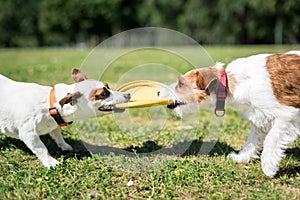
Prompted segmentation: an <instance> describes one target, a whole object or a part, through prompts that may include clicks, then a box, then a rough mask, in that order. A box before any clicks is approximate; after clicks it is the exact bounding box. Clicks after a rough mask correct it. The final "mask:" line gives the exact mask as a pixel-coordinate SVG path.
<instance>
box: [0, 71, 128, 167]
mask: <svg viewBox="0 0 300 200" xmlns="http://www.w3.org/2000/svg"><path fill="white" fill-rule="evenodd" d="M100 87H105V85H104V84H103V83H102V82H99V81H95V80H85V81H82V82H78V83H75V84H72V85H66V84H57V85H55V96H56V99H57V101H59V100H60V99H62V98H63V97H64V96H65V95H66V94H67V93H74V92H77V91H79V92H80V93H81V94H82V96H81V97H80V98H79V99H77V101H76V103H74V105H73V106H72V105H70V104H65V105H64V106H63V107H61V106H60V105H59V103H58V102H56V103H55V107H56V108H58V111H59V113H60V114H61V116H62V118H63V119H64V120H65V121H66V122H70V121H73V120H74V119H75V120H76V119H86V118H92V117H97V116H101V115H103V114H105V113H106V112H101V111H99V110H98V108H99V107H101V106H103V105H114V104H116V103H122V102H127V101H128V100H129V98H130V96H129V95H128V94H126V93H120V92H115V91H112V90H109V91H110V93H111V95H110V96H109V97H108V98H106V99H105V100H101V101H100V100H98V101H90V100H89V99H88V97H89V93H90V91H91V90H92V89H95V88H100ZM50 90H51V87H49V86H41V85H38V84H34V83H23V82H16V81H13V80H10V79H8V78H6V77H4V76H2V75H0V94H1V97H0V132H1V133H3V134H4V135H7V136H10V137H14V138H18V139H20V140H22V141H23V142H24V143H25V144H26V146H27V147H28V148H29V149H30V150H31V151H32V152H33V153H34V154H36V155H37V157H38V158H39V159H40V160H41V162H42V163H43V165H44V166H46V167H51V166H55V165H57V164H58V163H59V162H58V161H57V160H56V159H54V158H53V157H51V156H50V155H49V154H48V150H47V148H46V147H45V145H44V144H43V143H42V141H41V140H40V138H39V136H40V135H43V134H47V133H50V135H51V137H52V138H53V139H54V140H55V142H56V143H57V145H58V146H59V147H60V148H61V149H62V150H63V151H65V150H72V147H71V146H70V145H69V144H67V143H66V142H65V141H64V139H63V137H62V135H61V130H60V128H59V126H58V125H57V123H56V122H55V120H54V119H53V118H52V117H51V116H50V114H49V110H48V109H49V94H50Z"/></svg>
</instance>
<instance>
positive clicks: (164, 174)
mask: <svg viewBox="0 0 300 200" xmlns="http://www.w3.org/2000/svg"><path fill="white" fill-rule="evenodd" d="M141 27H163V28H168V29H172V30H175V31H178V32H181V33H183V34H186V35H187V36H189V37H190V38H192V39H194V40H195V41H196V42H198V43H199V44H200V45H202V47H203V48H204V49H205V51H206V52H207V53H208V54H209V55H210V57H211V58H212V59H213V60H214V61H221V62H224V63H225V64H226V63H229V62H231V61H232V60H234V59H235V58H238V57H244V56H249V55H254V54H258V53H282V52H286V51H290V50H299V49H300V45H299V43H300V1H298V0H285V1H282V0H265V1H259V0H252V1H246V0H239V1H231V0H221V1H216V0H181V1H179V0H175V1H166V0H149V1H147V0H145V1H141V0H111V1H105V0H94V1H92V0H87V1H82V0H65V1H62V0H38V1H36V0H27V1H23V0H14V1H9V0H0V74H2V75H5V76H7V77H9V78H11V79H14V80H16V81H24V82H36V83H39V84H42V85H50V86H52V85H54V84H56V83H60V82H64V83H67V84H71V83H72V78H71V75H70V71H71V69H72V68H73V67H80V66H81V65H82V63H83V62H84V60H85V59H86V58H87V57H88V55H89V54H90V53H91V51H92V49H93V48H94V47H95V46H96V45H98V44H99V43H101V42H103V41H105V40H106V39H108V38H110V37H111V36H114V35H115V34H119V33H121V32H122V31H127V30H130V29H134V28H141ZM184 48H185V49H184V50H185V51H186V48H187V47H184ZM119 50H120V49H118V48H114V49H112V50H111V53H112V54H113V53H115V51H119ZM191 55H192V56H194V57H195V58H196V57H197V56H198V55H197V54H196V53H195V54H194V55H193V54H192V53H191ZM143 57H145V59H147V57H149V58H151V59H152V60H158V62H161V63H162V64H164V65H170V66H176V67H177V68H176V69H177V70H178V71H179V72H180V73H184V72H185V71H186V70H187V68H184V67H182V66H183V64H182V62H181V61H180V60H179V61H176V60H169V59H162V58H161V57H160V56H159V55H156V54H152V53H151V52H150V53H149V54H148V55H143ZM137 59H139V58H135V57H133V58H132V57H130V56H128V57H125V58H124V59H122V60H121V61H122V62H120V61H119V62H116V63H114V67H112V72H110V73H108V75H107V76H106V77H105V78H107V79H108V80H111V81H110V85H112V88H114V86H115V85H116V80H115V77H113V76H114V75H116V74H119V75H120V76H121V75H122V73H123V72H126V71H127V70H129V69H131V68H132V64H133V62H132V60H137ZM160 59H161V60H160ZM174 81H175V80H174ZM148 111H149V110H147V109H132V110H131V111H130V112H131V117H132V119H133V120H135V122H136V124H137V127H134V128H132V129H131V130H127V131H124V130H121V129H120V127H119V126H118V124H117V123H116V122H115V118H114V116H113V115H107V116H105V117H102V118H99V119H96V120H84V121H79V122H75V123H74V124H73V125H71V126H69V127H67V128H64V129H63V136H64V138H65V139H66V141H67V142H68V143H69V144H71V145H72V146H73V148H74V152H61V151H60V150H59V148H58V147H57V146H56V145H55V143H54V141H53V140H52V139H51V138H50V137H49V136H47V135H46V136H42V137H41V138H42V140H43V142H44V143H45V145H46V146H47V148H48V150H49V152H50V154H51V155H52V156H53V157H55V158H56V159H57V160H59V161H60V162H61V164H60V165H59V166H57V167H55V168H51V169H47V168H45V167H43V166H42V165H41V163H40V162H39V161H38V159H37V158H36V156H35V155H33V154H32V153H31V152H30V150H29V149H28V148H27V147H26V146H25V145H24V143H22V142H21V141H19V140H16V139H12V138H9V137H4V136H3V135H0V170H1V171H2V173H1V175H0V198H1V199H92V198H96V199H299V198H300V189H299V188H300V161H299V159H300V149H299V148H300V140H299V139H298V140H297V141H296V143H295V144H293V145H292V146H290V148H289V149H288V150H287V152H286V154H287V156H286V158H284V160H283V161H282V163H281V165H280V170H279V173H278V175H277V176H276V177H275V178H273V179H271V178H268V177H266V176H265V175H264V174H263V172H262V170H261V166H260V164H261V163H260V161H259V160H258V161H254V162H251V163H250V164H247V165H244V164H236V163H233V162H232V161H231V160H230V159H227V158H226V156H227V155H228V153H230V152H231V151H239V150H240V149H241V147H242V145H243V144H244V142H245V140H246V138H247V136H248V134H249V131H250V124H249V123H248V122H247V121H245V120H244V119H242V117H241V116H240V115H239V114H238V113H237V112H235V111H233V110H229V111H228V112H227V114H226V117H225V119H224V123H223V124H222V132H220V134H219V135H218V140H217V142H216V144H215V145H214V148H213V149H212V150H211V151H210V152H209V153H208V154H205V155H199V154H198V152H199V148H200V147H201V145H202V144H203V143H205V142H207V141H205V140H203V138H205V135H206V132H207V130H208V127H209V125H210V123H211V119H212V116H211V113H210V112H207V111H203V112H201V113H200V114H199V124H197V131H196V133H194V132H195V131H194V129H192V130H191V129H190V128H188V127H187V126H174V125H177V124H180V123H179V122H180V119H173V118H172V117H171V116H169V115H168V118H170V120H171V122H170V124H166V126H165V127H164V129H163V130H160V131H158V130H157V129H156V127H149V126H146V125H144V123H145V122H146V121H148V120H149V118H148ZM150 120H151V119H150ZM133 132H134V133H133ZM148 133H151V134H148ZM82 135H92V136H94V137H96V138H98V137H99V138H101V139H103V140H106V141H109V142H107V144H106V145H107V146H109V148H108V150H112V151H111V152H112V153H109V152H105V153H104V154H93V153H91V152H89V151H88V150H87V149H86V146H84V145H83V144H82ZM136 135H138V136H139V137H136ZM182 144H188V145H187V148H186V149H185V150H184V152H182V154H181V155H169V154H167V153H166V154H153V155H150V156H149V157H147V158H149V159H150V160H151V163H152V164H151V165H148V161H145V160H144V159H141V158H140V155H141V154H143V153H151V152H154V151H156V150H158V149H161V148H167V147H168V148H169V147H170V148H171V149H172V148H174V149H175V148H177V147H179V146H180V145H182ZM105 147H106V146H105ZM118 150H122V151H125V152H130V153H132V154H133V155H135V156H131V157H127V156H126V154H113V153H114V152H116V151H118ZM143 162H146V164H145V165H148V166H146V168H145V166H144V165H143V164H141V163H143ZM124 163H125V164H124ZM127 163H133V164H132V165H127ZM116 166H118V167H116ZM132 166H134V167H132ZM140 166H142V167H140ZM158 166H159V167H158Z"/></svg>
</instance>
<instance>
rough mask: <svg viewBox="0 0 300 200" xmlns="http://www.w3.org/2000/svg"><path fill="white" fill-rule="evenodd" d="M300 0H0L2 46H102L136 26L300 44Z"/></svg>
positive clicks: (212, 39)
mask: <svg viewBox="0 0 300 200" xmlns="http://www.w3.org/2000/svg"><path fill="white" fill-rule="evenodd" d="M299 25H300V0H264V1H261V0H251V1H248V0H239V1H232V0H173V1H169V0H147V1H141V0H109V1H107V0H85V1H82V0H27V1H23V0H13V1H10V0H0V46H43V45H64V44H66V45H70V44H76V43H78V42H86V43H89V44H90V45H95V44H98V43H99V42H100V41H102V40H103V39H105V38H107V37H109V36H111V35H113V34H116V33H119V32H121V31H124V30H128V29H131V28H136V27H144V26H159V27H165V28H171V29H174V30H178V31H181V32H183V33H185V34H187V35H189V36H191V37H192V38H194V39H195V40H197V41H198V42H200V43H204V44H253V43H274V42H275V43H279V44H280V43H299V41H300V26H299Z"/></svg>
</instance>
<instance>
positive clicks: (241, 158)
mask: <svg viewBox="0 0 300 200" xmlns="http://www.w3.org/2000/svg"><path fill="white" fill-rule="evenodd" d="M227 157H228V158H231V159H232V160H233V161H234V162H237V163H245V164H247V163H249V162H250V160H251V157H250V156H249V155H248V154H245V153H242V152H240V153H235V152H231V153H230V154H229V155H228V156H227Z"/></svg>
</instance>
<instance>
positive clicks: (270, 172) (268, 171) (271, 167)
mask: <svg viewBox="0 0 300 200" xmlns="http://www.w3.org/2000/svg"><path fill="white" fill-rule="evenodd" d="M269 156H270V155H266V154H264V153H263V154H262V157H261V168H262V170H263V172H264V173H265V175H266V176H269V177H274V176H275V175H276V173H277V171H278V168H279V161H276V159H275V157H274V156H273V157H269Z"/></svg>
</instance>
